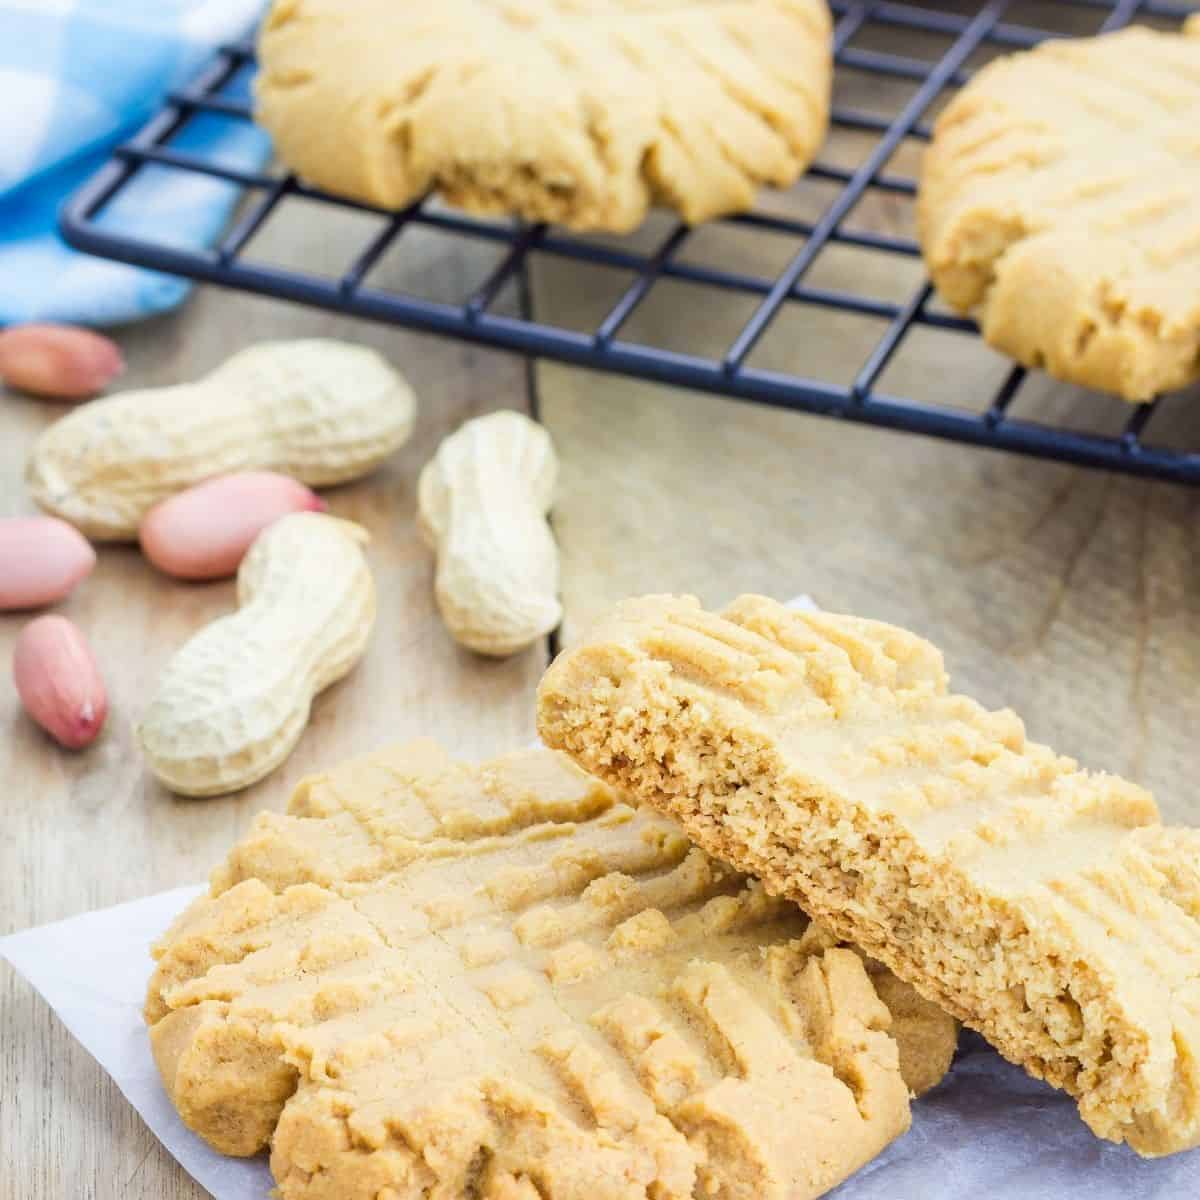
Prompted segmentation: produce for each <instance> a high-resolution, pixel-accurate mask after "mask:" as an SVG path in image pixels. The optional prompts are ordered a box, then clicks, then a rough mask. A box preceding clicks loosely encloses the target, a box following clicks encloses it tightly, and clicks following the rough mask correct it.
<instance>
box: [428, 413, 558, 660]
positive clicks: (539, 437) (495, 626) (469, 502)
mask: <svg viewBox="0 0 1200 1200" xmlns="http://www.w3.org/2000/svg"><path fill="white" fill-rule="evenodd" d="M557 475H558V459H557V457H556V456H555V453H554V447H553V445H551V442H550V437H549V435H548V434H547V433H546V431H545V430H544V429H543V428H542V427H541V426H540V425H538V424H535V423H534V422H533V421H531V420H530V419H529V418H528V417H525V416H522V415H521V414H520V413H515V412H497V413H492V414H491V415H490V416H487V417H479V418H478V419H476V420H474V421H468V422H467V423H466V424H465V425H464V426H463V427H462V428H461V429H460V430H458V432H457V433H454V434H451V435H450V437H448V438H446V440H445V441H443V442H442V444H441V445H440V446H439V447H438V451H437V454H436V455H435V456H434V458H433V459H432V461H430V462H429V463H427V464H426V466H425V469H424V470H423V471H422V472H421V479H420V483H419V485H418V489H417V502H418V509H419V521H420V528H421V533H422V535H423V536H424V538H425V541H426V542H427V543H428V544H429V545H430V546H431V547H433V549H434V551H435V552H436V553H437V579H436V589H437V602H438V608H439V609H440V610H441V613H442V619H443V620H444V621H445V622H446V627H447V629H449V630H450V633H451V635H452V636H453V637H454V638H455V640H456V641H458V642H461V643H462V645H464V646H467V647H468V648H470V649H471V650H475V651H477V652H478V653H480V654H490V655H494V656H496V657H502V656H504V655H507V654H514V653H516V651H518V650H522V649H524V648H525V647H526V646H528V645H530V644H531V643H532V642H534V641H536V640H537V638H539V637H541V636H542V635H543V634H546V633H549V632H550V630H551V629H553V628H554V627H555V626H556V625H557V624H558V623H559V621H560V620H561V619H562V609H561V608H560V606H559V603H558V547H557V546H556V545H555V544H554V537H553V535H552V534H551V532H550V527H549V525H547V523H546V513H547V512H548V511H549V509H550V501H551V498H552V496H553V494H554V483H555V479H556V477H557Z"/></svg>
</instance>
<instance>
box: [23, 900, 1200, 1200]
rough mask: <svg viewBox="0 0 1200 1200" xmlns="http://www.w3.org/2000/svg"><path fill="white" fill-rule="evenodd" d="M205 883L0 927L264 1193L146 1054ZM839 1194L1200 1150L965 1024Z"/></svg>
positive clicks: (1106, 1194) (151, 1108)
mask: <svg viewBox="0 0 1200 1200" xmlns="http://www.w3.org/2000/svg"><path fill="white" fill-rule="evenodd" d="M200 890H201V889H200V888H198V887H188V888H177V889H176V890H175V891H171V892H163V893H161V894H160V895H157V896H151V897H149V898H148V899H145V900H135V901H133V902H132V903H131V904H120V905H118V906H117V907H116V908H107V909H103V910H102V911H100V912H91V913H85V914H84V915H83V916H80V917H72V918H70V919H69V920H66V921H59V922H57V923H56V924H54V925H43V926H41V927H40V928H38V929H30V930H28V931H26V932H25V933H17V934H13V935H12V936H11V937H7V938H4V939H2V940H0V954H2V955H3V956H4V957H5V958H7V959H8V961H9V962H11V963H12V965H13V966H14V967H15V968H16V969H17V970H18V971H19V972H20V973H21V974H22V975H24V976H25V978H26V979H28V980H29V982H30V983H31V984H32V985H33V986H34V987H35V988H36V989H37V990H38V991H39V992H40V993H41V994H42V995H43V996H44V997H45V999H46V1002H47V1003H48V1004H49V1005H50V1007H51V1008H53V1009H54V1011H55V1013H57V1014H58V1017H59V1019H60V1020H62V1022H63V1023H64V1024H65V1025H66V1026H67V1028H68V1029H69V1030H70V1031H71V1032H72V1033H73V1034H74V1035H75V1036H76V1037H77V1038H78V1039H79V1040H80V1041H81V1042H82V1043H83V1045H84V1047H85V1048H86V1049H87V1050H88V1052H89V1053H90V1054H92V1055H93V1057H94V1058H95V1059H96V1061H97V1062H98V1063H99V1064H100V1065H101V1066H102V1067H103V1068H104V1069H105V1070H106V1071H107V1072H108V1073H109V1074H110V1075H111V1076H112V1077H113V1079H114V1080H116V1083H117V1086H118V1087H119V1088H120V1089H121V1091H122V1092H124V1093H125V1096H126V1098H127V1099H128V1100H129V1102H130V1103H131V1104H132V1105H133V1106H134V1108H136V1109H137V1110H138V1112H139V1113H141V1115H142V1118H143V1120H144V1121H145V1122H146V1124H147V1125H149V1126H150V1128H151V1129H152V1130H153V1132H154V1134H155V1135H156V1136H157V1137H158V1139H159V1140H160V1141H161V1142H162V1143H163V1145H164V1146H166V1148H167V1149H168V1150H169V1151H170V1152H171V1154H173V1155H174V1156H175V1158H177V1159H178V1160H179V1162H180V1163H181V1164H182V1165H183V1167H184V1169H185V1170H187V1171H188V1173H189V1174H191V1175H192V1176H193V1178H195V1179H196V1180H197V1181H198V1182H199V1183H201V1184H202V1185H203V1186H204V1187H206V1188H207V1189H208V1190H209V1191H210V1192H211V1193H212V1194H213V1195H214V1196H215V1197H216V1198H217V1200H267V1197H268V1195H269V1193H270V1189H271V1176H270V1172H269V1171H268V1170H267V1164H266V1159H265V1158H255V1159H250V1160H245V1159H235V1158H226V1157H224V1155H221V1154H217V1153H216V1152H215V1151H213V1150H210V1149H209V1148H208V1147H207V1146H206V1145H205V1144H204V1143H203V1142H202V1141H201V1140H200V1139H199V1138H198V1137H196V1136H195V1135H194V1134H192V1133H190V1132H189V1131H188V1130H187V1129H186V1128H184V1126H183V1123H182V1122H181V1121H180V1120H179V1118H178V1116H176V1114H175V1109H174V1108H173V1107H172V1105H171V1103H170V1101H169V1100H168V1099H167V1097H166V1094H165V1093H164V1092H163V1090H162V1085H161V1084H160V1083H159V1079H158V1071H157V1069H156V1068H155V1066H154V1060H153V1059H152V1058H151V1056H150V1045H149V1040H148V1039H147V1037H146V1027H145V1025H144V1024H143V1023H142V1015H141V1008H142V999H143V996H144V994H145V990H146V983H147V980H148V979H149V977H150V967H151V963H150V956H149V953H148V951H147V947H148V946H149V944H150V942H151V941H153V940H154V938H156V937H157V936H158V935H159V934H160V933H162V931H163V930H164V929H166V927H167V925H169V924H170V922H171V920H172V918H173V917H175V916H176V915H177V914H178V913H179V912H180V911H181V910H182V909H183V907H184V905H185V904H187V902H188V901H189V900H191V898H192V897H193V896H195V895H196V894H197V893H198V892H199V891H200ZM832 1195H833V1196H835V1197H836V1198H837V1200H963V1198H966V1197H979V1198H984V1197H986V1198H987V1200H1051V1198H1053V1200H1062V1198H1072V1200H1073V1198H1076V1197H1078V1198H1079V1200H1196V1198H1197V1197H1200V1150H1196V1151H1192V1152H1190V1153H1188V1154H1177V1155H1174V1156H1173V1157H1171V1158H1164V1159H1158V1160H1156V1161H1152V1162H1151V1161H1146V1160H1144V1159H1140V1158H1138V1156H1137V1155H1136V1154H1134V1153H1133V1152H1132V1151H1131V1150H1129V1149H1127V1148H1126V1147H1124V1146H1113V1145H1111V1144H1110V1143H1108V1142H1102V1141H1100V1140H1099V1139H1098V1138H1096V1137H1093V1135H1092V1134H1091V1133H1090V1132H1089V1131H1088V1129H1087V1127H1086V1126H1085V1125H1084V1124H1083V1122H1082V1121H1080V1119H1079V1117H1078V1115H1077V1114H1076V1112H1075V1105H1074V1104H1073V1103H1072V1101H1071V1100H1070V1099H1069V1098H1068V1097H1067V1096H1064V1095H1063V1094H1062V1093H1061V1092H1056V1091H1055V1090H1054V1089H1053V1088H1050V1087H1048V1086H1046V1085H1045V1084H1043V1083H1038V1082H1037V1081H1036V1080H1033V1079H1030V1078H1029V1077H1028V1076H1027V1075H1026V1074H1025V1073H1024V1071H1022V1070H1020V1068H1018V1067H1014V1066H1011V1065H1010V1064H1008V1063H1006V1062H1005V1061H1004V1060H1003V1059H1002V1058H1001V1057H1000V1056H999V1055H998V1054H996V1053H995V1052H994V1051H993V1050H992V1049H991V1048H990V1047H989V1046H987V1044H986V1043H985V1042H984V1041H983V1040H982V1039H981V1038H978V1037H976V1036H975V1035H974V1034H971V1033H964V1034H963V1038H962V1043H961V1045H960V1047H959V1053H958V1058H957V1059H956V1061H955V1064H954V1067H953V1069H952V1070H951V1072H950V1074H949V1076H948V1077H947V1078H946V1080H945V1081H944V1082H943V1083H942V1084H941V1085H940V1086H939V1087H937V1088H935V1089H934V1090H933V1091H932V1092H930V1093H929V1095H927V1096H925V1097H923V1098H922V1099H920V1100H918V1101H916V1102H915V1103H914V1105H913V1126H912V1129H911V1130H910V1131H909V1132H908V1133H907V1134H906V1135H905V1136H904V1137H902V1138H901V1139H900V1140H899V1141H897V1142H895V1143H893V1144H892V1145H891V1146H890V1147H889V1148H888V1149H887V1150H885V1151H884V1152H883V1154H881V1155H880V1156H879V1157H878V1158H876V1159H875V1160H874V1161H873V1162H871V1163H869V1164H868V1165H867V1166H866V1167H864V1168H863V1169H862V1170H861V1171H860V1172H859V1173H858V1174H857V1175H855V1176H854V1177H853V1178H852V1179H850V1180H847V1182H846V1183H844V1184H842V1186H841V1187H840V1188H838V1189H836V1191H834V1192H833V1193H832Z"/></svg>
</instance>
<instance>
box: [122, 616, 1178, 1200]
mask: <svg viewBox="0 0 1200 1200" xmlns="http://www.w3.org/2000/svg"><path fill="white" fill-rule="evenodd" d="M538 720H539V728H540V730H541V733H542V736H543V737H544V739H545V740H546V742H547V743H549V745H550V746H553V747H556V748H558V749H543V748H537V749H529V750H523V751H518V752H515V753H512V754H509V755H505V756H503V757H500V758H497V759H494V760H492V761H490V762H487V763H484V764H482V765H481V766H468V765H464V764H462V763H459V762H456V761H454V760H453V759H452V758H451V757H450V756H449V755H448V754H446V752H445V751H443V750H442V749H440V748H439V747H438V746H437V745H435V744H434V743H431V742H417V743H413V744H409V745H406V746H401V747H396V748H393V749H390V750H385V751H383V752H380V753H377V754H373V755H370V756H368V757H365V758H362V759H359V760H356V761H353V762H350V763H347V764H344V765H343V766H341V767H338V768H335V769H334V770H332V771H330V772H328V773H327V774H324V775H320V776H317V777H314V778H310V779H308V780H306V781H304V782H303V783H302V784H301V785H300V787H299V788H298V790H297V792H296V794H295V795H294V796H293V798H292V801H291V805H290V808H289V811H288V813H287V814H286V815H278V814H272V813H264V814H263V815H262V816H260V817H259V818H258V820H257V822H256V823H255V825H254V826H253V828H252V829H251V831H250V832H249V833H248V834H247V835H246V837H244V838H243V839H242V841H241V842H240V843H239V844H238V845H237V846H236V847H235V848H234V850H233V851H232V852H231V854H230V855H229V857H228V858H227V860H226V861H225V863H224V864H223V865H221V866H220V867H219V868H218V869H217V870H216V871H215V872H214V873H213V876H212V881H211V887H210V889H209V893H208V895H206V896H204V897H202V898H201V899H199V900H197V901H196V902H195V903H194V904H193V905H192V906H191V908H189V909H188V910H187V911H186V912H185V913H184V914H183V915H182V916H181V917H180V918H179V919H178V920H177V921H176V923H175V924H174V925H173V926H172V927H171V929H170V930H168V931H167V933H166V934H165V935H164V937H163V938H162V940H161V941H160V943H159V944H158V945H157V946H156V947H155V957H156V958H157V969H156V971H155V973H154V976H153V978H152V980H151V983H150V988H149V994H148V998H147V1003H146V1020H147V1022H148V1024H149V1026H150V1038H151V1043H152V1046H153V1050H154V1055H155V1058H156V1060H157V1062H158V1065H159V1069H160V1071H161V1073H162V1078H163V1081H164V1084H165V1086H166V1088H167V1091H168V1093H169V1094H170V1096H171V1099H172V1101H173V1102H174V1103H175V1105H176V1107H177V1108H178V1110H179V1112H180V1115H181V1116H182V1117H183V1119H184V1121H185V1122H186V1123H187V1124H188V1125H189V1126H190V1127H191V1128H192V1129H194V1130H195V1131H196V1132H197V1133H199V1134H200V1135H201V1136H203V1137H204V1138H205V1139H207V1140H208V1141H209V1142H210V1143H211V1144H212V1145H213V1146H214V1147H216V1148H217V1149H219V1150H221V1151H223V1152H225V1153H227V1154H235V1155H250V1154H255V1153H257V1152H259V1151H260V1150H262V1149H264V1148H266V1147H269V1148H270V1152H271V1169H272V1172H273V1174H274V1176H275V1179H276V1182H277V1185H278V1190H279V1194H280V1195H281V1196H282V1197H283V1198H284V1200H335V1198H336V1200H357V1198H359V1197H362V1198H363V1200H367V1198H371V1200H375V1198H376V1197H381V1196H386V1197H389V1198H396V1200H399V1198H404V1200H408V1198H410V1197H411V1198H414V1200H415V1198H417V1197H428V1196H439V1197H447V1198H450V1197H479V1198H480V1200H576V1198H584V1197H586V1198H587V1200H596V1198H603V1200H608V1198H612V1200H618V1198H620V1200H625V1198H628V1197H654V1198H656V1200H659V1198H661V1200H667V1198H671V1200H686V1198H688V1197H694V1196H712V1197H729V1198H734V1197H736V1198H744V1200H764V1198H772V1200H797V1198H798V1197H815V1196H819V1195H821V1194H823V1193H824V1192H825V1191H827V1190H828V1189H829V1188H831V1187H833V1186H835V1185H836V1184H837V1183H838V1182H840V1181H841V1180H843V1179H845V1178H846V1177H847V1176H848V1175H850V1174H851V1173H852V1172H853V1171H855V1170H856V1169H857V1168H859V1167H860V1166H862V1165H863V1164H864V1163H866V1162H867V1161H868V1160H870V1159H871V1158H872V1157H873V1156H875V1155H876V1154H877V1153H878V1152H879V1151H880V1150H881V1149H882V1148H883V1147H884V1146H886V1145H887V1144H888V1143H889V1142H890V1141H892V1140H893V1139H895V1138H896V1137H899V1136H900V1135H901V1134H903V1133H904V1132H905V1131H906V1130H907V1128H908V1126H909V1121H910V1100H911V1099H912V1098H913V1097H914V1096H919V1095H920V1094H921V1093H923V1092H924V1091H926V1090H928V1089H929V1088H931V1087H933V1086H934V1085H935V1084H937V1083H938V1082H939V1081H940V1080H941V1078H942V1076H943V1075H944V1074H945V1072H946V1071H947V1070H948V1068H949V1066H950V1062H951V1059H952V1057H953V1053H954V1048H955V1042H956V1037H957V1031H958V1022H959V1021H962V1022H964V1023H966V1024H967V1025H969V1026H971V1027H972V1028H974V1029H976V1030H978V1031H979V1032H980V1033H982V1034H983V1035H984V1036H985V1037H987V1038H988V1039H989V1040H990V1041H991V1042H992V1043H993V1044H994V1045H995V1046H996V1047H997V1048H998V1049H999V1050H1000V1051H1001V1052H1002V1053H1003V1054H1004V1055H1005V1056H1006V1057H1008V1058H1010V1059H1011V1060H1012V1061H1014V1062H1017V1063H1020V1064H1021V1065H1023V1066H1024V1067H1025V1068H1026V1069H1027V1070H1028V1071H1030V1072H1031V1073H1032V1074H1034V1075H1037V1076H1039V1077H1041V1078H1044V1079H1047V1080H1049V1081H1050V1082H1051V1083H1053V1084H1054V1085H1056V1086H1057V1087H1060V1088H1063V1089H1065V1090H1066V1091H1068V1092H1069V1093H1071V1094H1072V1095H1073V1096H1075V1097H1076V1098H1077V1100H1078V1104H1079V1110H1080V1114H1081V1116H1082V1117H1083V1119H1084V1120H1085V1121H1086V1122H1087V1123H1088V1125H1090V1126H1091V1128H1092V1129H1093V1130H1094V1131H1095V1132H1096V1133H1097V1134H1099V1135H1100V1136H1102V1137H1105V1138H1109V1139H1112V1140H1115V1141H1124V1142H1127V1143H1129V1144H1130V1145H1131V1146H1132V1147H1133V1148H1134V1149H1136V1150H1137V1151H1138V1152H1140V1153H1142V1154H1145V1155H1159V1154H1168V1153H1172V1152H1175V1151H1178V1150H1183V1149H1186V1148H1188V1147H1191V1146H1194V1145H1196V1144H1197V1143H1198V1142H1200V1075H1198V1074H1197V1071H1196V1068H1195V1063H1196V1062H1197V1061H1198V1057H1197V1056H1198V1055H1200V831H1196V830H1186V829H1171V828H1166V827H1163V826H1162V825H1161V824H1159V822H1158V814H1157V811H1156V809H1155V806H1154V802H1153V800H1152V799H1151V798H1150V796H1149V795H1148V794H1146V793H1145V792H1143V791H1142V790H1141V789H1139V788H1137V787H1135V786H1133V785H1132V784H1129V783H1126V782H1125V781H1123V780H1121V779H1117V778H1113V777H1110V776H1105V775H1093V774H1089V773H1088V772H1086V771H1083V770H1081V769H1080V768H1079V767H1078V765H1077V764H1076V763H1074V762H1073V761H1071V760H1070V759H1067V758H1064V757H1061V756H1059V755H1057V754H1055V753H1054V752H1053V751H1052V750H1050V749H1049V748H1047V747H1045V746H1041V745H1038V744H1036V743H1033V742H1030V741H1028V740H1027V739H1026V737H1025V732H1024V728H1023V726H1022V724H1021V722H1020V720H1019V719H1018V718H1017V717H1016V716H1015V714H1013V713H1011V712H1008V711H1001V712H989V711H988V710H986V709H984V708H983V707H982V706H980V705H979V704H977V703H976V702H975V701H973V700H971V699H969V698H968V697H966V696H960V695H954V694H952V693H950V692H949V691H948V689H947V678H946V674H945V670H944V667H943V663H942V658H941V655H940V654H939V653H938V651H937V650H936V649H935V648H934V647H933V646H931V645H930V644H929V643H927V642H925V641H922V640H921V639H920V638H918V637H916V636H914V635H912V634H910V633H907V632H906V631H904V630H900V629H896V628H893V627H891V626H887V625H883V624H880V623H877V622H873V621H866V620H859V619H855V618H851V617H838V616H830V615H826V614H809V613H800V612H796V611H794V610H792V609H788V608H785V607H783V606H781V605H778V604H775V603H774V602H772V601H768V600H764V599H762V598H760V597H743V598H742V599H741V600H738V601H736V602H735V603H734V604H732V605H731V606H730V607H729V608H728V609H726V610H725V612H724V613H722V614H719V615H717V614H709V613H706V612H704V611H703V610H701V608H700V607H699V605H698V604H697V603H696V601H694V600H691V599H688V598H679V597H648V598H646V599H643V600H638V601H630V602H628V603H626V604H624V605H622V606H621V607H620V608H619V609H618V610H617V611H616V613H614V614H613V616H612V617H611V618H610V619H609V620H608V621H606V622H605V623H604V624H602V625H601V626H600V627H599V628H598V629H597V630H596V631H595V633H594V634H593V635H592V636H591V637H590V638H589V639H587V640H586V641H585V642H584V643H583V644H582V645H580V646H578V647H577V648H575V649H573V650H571V651H569V652H567V653H565V654H564V655H562V656H561V657H560V658H559V659H558V660H557V661H556V662H555V663H554V664H553V665H552V666H551V668H550V670H549V671H548V672H547V674H546V676H545V678H544V680H543V682H542V685H541V688H540V691H539V700H538ZM572 760H574V761H572Z"/></svg>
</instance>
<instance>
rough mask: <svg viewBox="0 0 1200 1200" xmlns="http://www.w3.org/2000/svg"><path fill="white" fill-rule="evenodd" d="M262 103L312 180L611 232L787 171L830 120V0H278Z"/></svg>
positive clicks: (707, 206)
mask: <svg viewBox="0 0 1200 1200" xmlns="http://www.w3.org/2000/svg"><path fill="white" fill-rule="evenodd" d="M259 58H260V62H261V71H260V74H259V76H258V82H257V85H256V87H257V116H258V119H259V121H260V122H261V123H262V124H263V125H264V126H265V127H266V128H267V129H268V130H269V131H270V133H271V135H272V137H273V138H274V141H275V147H276V149H277V151H278V153H279V156H280V157H281V158H282V159H283V161H284V162H285V163H287V165H288V166H289V167H291V168H292V169H293V170H295V171H297V172H298V173H299V174H301V175H302V176H304V178H306V179H307V180H309V181H310V182H312V183H315V184H318V185H319V186H321V187H323V188H325V189H327V190H329V191H331V192H336V193H338V194H341V195H346V196H350V197H353V198H355V199H358V200H363V201H367V202H369V203H372V204H377V205H380V206H382V207H385V208H399V207H402V206H403V205H405V204H408V203H410V202H411V201H413V200H416V199H418V198H419V197H421V196H422V195H424V194H425V193H426V192H427V191H430V190H431V189H432V190H437V191H438V192H440V193H441V195H442V196H444V197H445V199H446V200H448V201H449V202H450V203H451V204H454V205H457V206H459V207H461V208H466V209H468V210H470V211H472V212H476V213H496V214H510V213H511V214H516V215H518V216H521V217H524V218H526V219H527V220H530V221H554V222H558V223H560V224H563V225H567V226H570V227H571V228H574V229H595V230H610V231H614V232H623V231H626V230H629V229H632V228H634V227H635V226H636V225H638V224H639V223H640V222H641V221H642V220H643V218H644V217H645V216H646V213H647V211H648V209H649V207H650V206H651V205H653V204H662V205H665V206H668V207H671V208H674V209H676V210H678V212H679V213H680V214H681V215H682V216H683V217H684V219H685V220H687V221H690V222H696V221H703V220H706V219H707V218H710V217H714V216H718V215H720V214H721V213H728V212H736V211H740V210H743V209H746V208H749V207H750V206H751V204H752V203H753V201H754V196H755V192H756V190H757V188H758V187H759V186H760V185H762V184H773V185H775V186H778V187H786V186H787V185H789V184H791V183H792V182H793V181H794V180H795V179H796V178H797V176H798V175H799V174H800V172H801V171H803V170H804V168H805V167H806V166H808V164H809V163H810V162H811V161H812V158H813V156H814V155H815V154H816V152H817V149H818V147H819V146H820V144H821V142H822V141H823V140H824V138H825V131H826V128H827V124H828V117H829V92H830V84H831V78H832V49H831V41H830V18H829V13H828V10H827V8H826V6H825V0H724V2H723V3H720V4H713V3H711V0H672V2H671V3H662V2H658V3H654V2H651V3H647V2H646V0H587V2H586V3H575V2H569V0H436V3H431V4H399V3H396V2H395V0H275V3H274V5H273V6H272V8H271V11H270V14H269V15H268V17H267V18H266V21H265V23H264V25H263V29H262V34H261V36H260V40H259Z"/></svg>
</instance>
